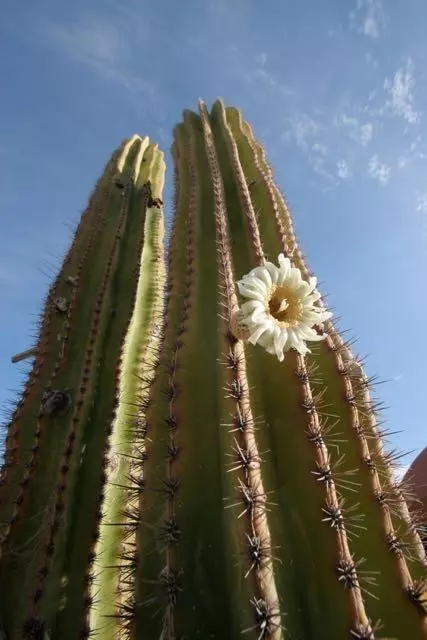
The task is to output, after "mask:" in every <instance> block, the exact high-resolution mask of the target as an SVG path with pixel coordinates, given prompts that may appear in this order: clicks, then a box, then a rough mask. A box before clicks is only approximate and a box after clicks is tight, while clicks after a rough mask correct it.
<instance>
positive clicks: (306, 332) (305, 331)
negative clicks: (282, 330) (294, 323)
mask: <svg viewBox="0 0 427 640" xmlns="http://www.w3.org/2000/svg"><path fill="white" fill-rule="evenodd" d="M296 331H297V333H298V335H299V337H300V338H301V339H303V340H311V341H315V342H317V341H319V340H324V339H325V335H319V334H318V333H316V331H314V329H311V328H310V327H305V326H304V325H302V326H301V327H298V329H296Z"/></svg>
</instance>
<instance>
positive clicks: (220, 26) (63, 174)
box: [0, 0, 427, 462]
mask: <svg viewBox="0 0 427 640" xmlns="http://www.w3.org/2000/svg"><path fill="white" fill-rule="evenodd" d="M1 13H2V19H1V25H0V35H1V37H0V54H1V55H0V76H1V78H2V87H1V100H0V115H1V117H0V176H1V178H0V181H1V190H0V220H1V223H2V224H1V233H0V296H1V297H0V300H1V314H0V405H4V403H5V402H6V401H7V400H8V399H10V398H11V397H12V396H13V393H12V392H11V390H13V389H15V388H17V386H18V384H19V380H20V378H21V377H22V371H23V370H24V368H25V367H24V366H22V365H12V364H10V357H11V355H12V354H13V353H15V352H18V351H21V350H23V349H25V348H27V347H28V346H29V345H30V344H31V334H32V333H34V322H35V321H36V318H37V313H38V311H39V309H40V301H41V299H42V296H43V294H44V293H45V292H46V290H47V286H48V283H49V281H50V278H51V276H53V274H54V273H55V271H56V268H57V267H58V264H59V261H60V258H61V257H62V255H63V254H64V252H65V250H66V248H67V246H68V243H69V239H70V231H69V228H68V227H69V226H70V225H75V224H76V222H77V220H78V218H79V216H80V212H81V211H82V209H83V207H84V206H85V203H86V200H87V197H88V195H89V192H90V190H91V189H92V186H93V184H94V182H95V180H96V179H97V177H98V175H99V173H100V171H101V169H102V167H103V165H104V163H105V162H106V160H107V158H108V156H109V154H110V153H111V152H112V150H113V149H114V148H115V147H116V146H117V145H118V144H119V143H120V141H121V140H122V139H123V138H124V137H127V136H129V135H131V134H132V133H134V132H137V133H139V134H142V135H149V136H150V137H151V138H152V139H154V140H155V141H157V142H158V143H159V145H160V146H161V147H162V148H163V149H165V150H168V149H169V147H170V143H171V131H172V128H173V125H174V124H175V123H176V122H178V121H179V119H180V117H181V112H182V109H184V108H196V103H197V99H198V98H199V97H203V98H204V99H205V101H207V102H208V103H211V102H212V101H213V100H214V99H215V98H216V97H218V96H221V97H222V98H223V99H224V100H225V102H226V103H227V104H233V105H236V106H238V107H240V108H242V110H243V112H244V115H245V117H246V118H247V119H248V120H249V121H250V122H251V124H252V125H253V127H254V130H255V133H256V135H257V136H258V137H259V138H260V139H261V140H262V141H263V143H264V144H265V146H266V149H267V154H268V157H269V159H270V161H271V163H272V164H273V167H274V169H275V173H276V177H277V181H278V183H279V185H280V187H281V188H282V190H283V191H284V193H285V194H286V197H287V199H288V203H289V205H290V207H291V209H292V211H293V214H294V219H295V224H296V229H297V232H298V235H299V237H300V239H301V242H302V248H303V251H304V252H305V253H306V255H307V256H308V258H309V264H310V266H311V267H312V268H313V270H314V271H315V272H316V273H317V275H318V276H319V279H320V280H321V282H322V287H321V288H322V291H324V292H327V293H328V295H329V298H328V301H329V303H330V304H331V305H333V307H334V308H335V310H336V313H337V314H339V315H340V316H342V326H343V327H344V328H350V329H351V333H352V334H353V335H357V336H358V343H357V345H356V347H355V351H357V352H359V353H360V354H362V355H365V354H369V357H368V360H367V372H368V374H370V375H371V374H378V376H379V377H380V378H386V379H389V380H390V382H389V383H388V384H385V385H381V386H380V387H379V393H380V397H381V399H383V400H384V401H385V403H386V404H387V405H388V406H389V407H390V408H389V410H388V411H387V412H386V417H387V419H388V422H389V426H390V428H392V429H403V430H404V433H402V434H399V435H395V436H393V438H392V444H393V445H396V446H399V447H402V448H404V449H414V450H415V452H414V453H413V454H412V455H411V456H409V457H408V459H407V460H408V462H409V461H410V460H411V458H413V457H414V456H415V454H416V453H417V452H418V451H419V450H420V449H422V448H423V447H424V446H425V445H426V444H427V437H426V435H425V424H424V410H423V404H422V402H423V397H424V393H425V390H426V389H427V373H426V367H425V361H426V348H425V342H424V339H423V333H424V325H425V318H426V315H427V303H426V298H425V295H424V294H423V293H422V291H423V290H424V289H425V285H423V281H424V273H425V262H426V253H427V252H426V249H427V180H426V177H427V175H426V169H427V126H426V113H425V112H426V107H427V90H426V86H427V84H426V71H425V70H426V68H427V65H426V54H427V45H426V44H425V24H426V20H427V5H426V4H425V2H424V1H423V0H407V1H406V2H405V3H403V2H399V1H397V0H388V1H387V2H385V0H384V1H382V0H329V1H327V0H324V1H322V2H318V0H300V1H299V2H291V1H288V0H269V1H268V2H265V3H261V2H259V1H258V0H256V1H255V0H216V1H215V0H185V2H180V3H177V2H175V1H172V0H154V1H153V0H146V1H145V2H142V1H141V0H92V2H90V3H89V2H87V1H82V0H75V1H74V2H72V3H71V2H70V3H64V2H61V3H59V2H56V1H54V0H38V1H37V2H33V1H31V0H22V1H21V2H19V3H17V2H15V0H3V2H2V11H1ZM170 177H171V172H170V173H169V182H168V187H167V193H166V202H167V205H168V211H167V212H168V215H170V214H171V197H170Z"/></svg>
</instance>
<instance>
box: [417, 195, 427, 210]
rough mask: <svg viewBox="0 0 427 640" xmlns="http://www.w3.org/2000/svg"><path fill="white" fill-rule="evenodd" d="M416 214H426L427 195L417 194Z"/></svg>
mask: <svg viewBox="0 0 427 640" xmlns="http://www.w3.org/2000/svg"><path fill="white" fill-rule="evenodd" d="M416 208H417V211H418V213H427V193H419V194H418V195H417V200H416Z"/></svg>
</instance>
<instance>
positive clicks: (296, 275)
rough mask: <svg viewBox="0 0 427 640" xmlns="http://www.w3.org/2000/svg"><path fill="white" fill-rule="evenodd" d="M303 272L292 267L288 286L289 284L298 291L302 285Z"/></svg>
mask: <svg viewBox="0 0 427 640" xmlns="http://www.w3.org/2000/svg"><path fill="white" fill-rule="evenodd" d="M301 279H302V278H301V271H300V270H299V269H296V268H295V267H292V269H291V271H290V274H289V276H288V280H287V284H289V286H290V287H292V289H297V288H298V287H299V285H300V284H301Z"/></svg>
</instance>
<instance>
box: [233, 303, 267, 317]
mask: <svg viewBox="0 0 427 640" xmlns="http://www.w3.org/2000/svg"><path fill="white" fill-rule="evenodd" d="M257 310H260V311H264V310H265V306H264V304H263V303H262V302H260V301H259V300H248V301H247V302H244V303H243V304H242V306H241V307H240V310H239V311H240V314H241V315H242V316H250V315H251V314H252V313H253V312H254V311H257Z"/></svg>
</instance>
